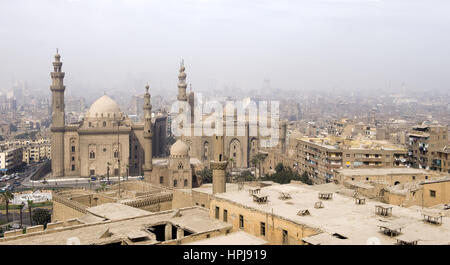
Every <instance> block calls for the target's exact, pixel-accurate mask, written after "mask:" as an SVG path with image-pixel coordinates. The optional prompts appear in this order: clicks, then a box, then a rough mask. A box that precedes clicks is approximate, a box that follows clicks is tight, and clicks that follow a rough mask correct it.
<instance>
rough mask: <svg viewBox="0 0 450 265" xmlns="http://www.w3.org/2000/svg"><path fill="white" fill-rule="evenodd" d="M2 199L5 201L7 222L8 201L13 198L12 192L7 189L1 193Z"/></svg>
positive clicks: (7, 219)
mask: <svg viewBox="0 0 450 265" xmlns="http://www.w3.org/2000/svg"><path fill="white" fill-rule="evenodd" d="M2 197H3V200H4V201H5V208H6V222H7V223H9V202H10V201H11V200H12V199H14V194H12V193H11V192H10V191H9V190H7V191H5V192H3V193H2Z"/></svg>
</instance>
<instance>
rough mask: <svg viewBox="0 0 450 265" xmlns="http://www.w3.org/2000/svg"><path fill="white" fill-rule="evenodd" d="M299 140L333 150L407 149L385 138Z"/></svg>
mask: <svg viewBox="0 0 450 265" xmlns="http://www.w3.org/2000/svg"><path fill="white" fill-rule="evenodd" d="M297 140H301V141H305V142H308V143H313V144H315V145H318V146H322V147H324V148H327V149H331V150H337V149H342V150H391V151H402V152H403V151H404V152H406V151H407V149H406V148H404V147H403V146H401V145H397V144H393V143H391V142H389V141H385V140H367V139H344V138H339V137H323V138H318V137H300V138H297Z"/></svg>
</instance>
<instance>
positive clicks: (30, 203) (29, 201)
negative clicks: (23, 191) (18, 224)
mask: <svg viewBox="0 0 450 265" xmlns="http://www.w3.org/2000/svg"><path fill="white" fill-rule="evenodd" d="M27 204H28V213H29V214H30V224H31V226H33V219H32V218H31V210H32V208H33V201H32V200H27Z"/></svg>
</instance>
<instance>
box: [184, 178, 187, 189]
mask: <svg viewBox="0 0 450 265" xmlns="http://www.w3.org/2000/svg"><path fill="white" fill-rule="evenodd" d="M187 185H188V180H187V179H185V180H184V186H185V187H187Z"/></svg>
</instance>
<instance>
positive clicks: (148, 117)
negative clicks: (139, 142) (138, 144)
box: [144, 84, 153, 178]
mask: <svg viewBox="0 0 450 265" xmlns="http://www.w3.org/2000/svg"><path fill="white" fill-rule="evenodd" d="M149 88H150V86H149V85H148V84H147V85H146V86H145V89H146V92H145V95H144V155H145V159H144V177H148V178H149V177H151V174H152V170H153V162H152V156H153V155H152V136H153V132H152V104H150V93H148V89H149Z"/></svg>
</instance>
